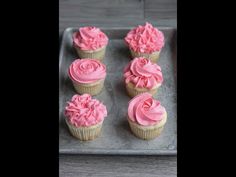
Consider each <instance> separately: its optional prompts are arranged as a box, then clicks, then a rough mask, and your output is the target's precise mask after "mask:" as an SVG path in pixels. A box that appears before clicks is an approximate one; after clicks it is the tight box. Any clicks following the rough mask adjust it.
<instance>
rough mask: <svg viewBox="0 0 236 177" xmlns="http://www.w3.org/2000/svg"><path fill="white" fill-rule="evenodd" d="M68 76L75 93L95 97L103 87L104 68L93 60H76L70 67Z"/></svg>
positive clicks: (100, 63) (97, 61)
mask: <svg viewBox="0 0 236 177" xmlns="http://www.w3.org/2000/svg"><path fill="white" fill-rule="evenodd" d="M68 74H69V77H70V79H71V80H72V82H73V85H74V88H75V90H76V92H77V93H79V94H83V93H88V94H90V95H97V94H99V93H100V92H101V91H102V89H103V87H104V81H105V77H106V66H105V65H104V64H103V63H102V62H100V61H99V60H95V59H90V58H85V59H76V60H75V61H73V63H72V64H71V65H70V67H69V71H68Z"/></svg>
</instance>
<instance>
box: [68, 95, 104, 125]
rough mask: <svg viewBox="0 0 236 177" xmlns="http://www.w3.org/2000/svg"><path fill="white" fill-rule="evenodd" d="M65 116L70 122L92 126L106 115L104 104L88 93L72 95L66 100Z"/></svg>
mask: <svg viewBox="0 0 236 177" xmlns="http://www.w3.org/2000/svg"><path fill="white" fill-rule="evenodd" d="M65 116H66V117H67V120H68V121H69V123H70V124H72V125H74V126H76V127H81V126H92V125H96V124H98V123H100V122H101V121H103V120H104V118H105V117H106V116H107V109H106V106H105V105H103V104H102V103H100V102H99V101H98V100H96V99H92V98H91V96H90V95H89V94H83V95H74V96H73V97H72V99H71V101H69V102H67V106H66V108H65Z"/></svg>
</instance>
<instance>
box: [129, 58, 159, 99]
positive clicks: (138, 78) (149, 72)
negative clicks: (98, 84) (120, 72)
mask: <svg viewBox="0 0 236 177" xmlns="http://www.w3.org/2000/svg"><path fill="white" fill-rule="evenodd" d="M124 79H125V83H126V90H127V93H128V95H129V96H131V97H134V96H136V95H138V94H141V93H144V92H148V93H150V94H151V95H154V94H156V93H157V90H158V88H159V87H160V86H161V84H162V82H163V77H162V72H161V67H160V66H159V65H157V64H156V63H152V62H151V61H150V60H149V59H147V58H143V57H140V58H135V59H133V60H132V61H130V63H129V64H128V65H127V66H126V67H125V69H124Z"/></svg>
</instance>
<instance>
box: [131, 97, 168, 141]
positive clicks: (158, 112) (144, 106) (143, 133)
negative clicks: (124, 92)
mask: <svg viewBox="0 0 236 177" xmlns="http://www.w3.org/2000/svg"><path fill="white" fill-rule="evenodd" d="M166 120H167V113H166V110H165V108H164V107H163V106H161V104H160V102H159V101H157V100H155V99H153V98H152V95H151V94H149V93H143V94H140V95H138V96H136V97H134V98H133V99H132V100H130V102H129V106H128V122H129V125H130V128H131V131H132V132H133V134H134V135H135V136H137V137H138V138H141V139H144V140H149V139H154V138H156V137H157V136H159V135H160V134H161V132H162V130H163V128H164V125H165V123H166Z"/></svg>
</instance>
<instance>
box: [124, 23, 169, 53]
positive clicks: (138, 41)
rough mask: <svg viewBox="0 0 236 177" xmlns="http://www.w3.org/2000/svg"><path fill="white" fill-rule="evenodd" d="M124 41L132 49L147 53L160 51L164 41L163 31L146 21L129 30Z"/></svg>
mask: <svg viewBox="0 0 236 177" xmlns="http://www.w3.org/2000/svg"><path fill="white" fill-rule="evenodd" d="M125 42H126V43H127V44H128V45H129V47H130V48H131V49H132V50H133V51H135V52H140V53H148V54H150V53H153V52H155V51H160V50H161V49H162V47H163V46H164V43H165V42H164V35H163V33H162V32H161V31H159V30H158V29H157V28H154V27H153V26H152V25H151V24H150V23H147V22H146V24H145V25H144V26H140V25H139V26H138V27H136V28H134V29H132V30H130V31H129V33H128V34H127V35H126V37H125Z"/></svg>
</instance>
